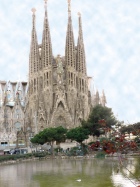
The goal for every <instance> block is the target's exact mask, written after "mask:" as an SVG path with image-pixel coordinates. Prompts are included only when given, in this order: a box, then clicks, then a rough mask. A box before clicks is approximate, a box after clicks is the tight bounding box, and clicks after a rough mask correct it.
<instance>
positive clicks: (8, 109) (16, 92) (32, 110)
mask: <svg viewBox="0 0 140 187" xmlns="http://www.w3.org/2000/svg"><path fill="white" fill-rule="evenodd" d="M35 12H36V10H35V9H34V8H33V9H32V33H31V45H30V56H29V80H28V83H27V82H10V81H9V82H5V81H0V143H1V146H6V145H9V146H14V145H20V146H25V145H26V142H28V141H27V140H28V139H29V138H30V137H32V136H33V135H34V134H36V133H38V132H39V131H41V130H43V129H44V128H47V127H57V126H63V127H66V128H73V127H76V126H79V125H80V123H81V121H82V120H83V119H85V120H86V119H87V118H88V116H89V113H90V111H91V108H92V107H94V106H96V105H97V104H101V105H103V106H105V104H106V97H105V94H104V92H102V96H101V97H100V96H99V92H98V91H96V93H93V92H92V91H91V89H90V80H91V77H88V76H87V70H86V58H85V49H84V40H83V31H82V18H81V14H80V13H78V21H79V33H78V40H77V44H76V45H75V40H74V33H73V26H72V17H71V1H70V0H68V24H67V32H66V43H65V56H61V55H57V56H53V49H52V42H51V32H50V27H49V20H48V14H47V0H45V16H44V26H43V35H42V43H41V44H38V40H37V32H36V15H35ZM64 39H65V38H64ZM26 146H27V145H26Z"/></svg>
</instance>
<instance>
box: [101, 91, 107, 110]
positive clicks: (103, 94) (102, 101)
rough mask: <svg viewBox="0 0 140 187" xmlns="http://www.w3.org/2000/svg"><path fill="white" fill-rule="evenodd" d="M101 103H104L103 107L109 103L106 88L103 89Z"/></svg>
mask: <svg viewBox="0 0 140 187" xmlns="http://www.w3.org/2000/svg"><path fill="white" fill-rule="evenodd" d="M101 103H102V106H103V107H105V106H106V103H107V101H106V96H105V93H104V90H103V91H102V97H101Z"/></svg>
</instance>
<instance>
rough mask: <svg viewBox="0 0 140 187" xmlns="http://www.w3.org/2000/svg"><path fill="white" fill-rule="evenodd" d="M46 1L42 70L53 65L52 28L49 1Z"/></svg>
mask: <svg viewBox="0 0 140 187" xmlns="http://www.w3.org/2000/svg"><path fill="white" fill-rule="evenodd" d="M44 1H45V18H44V27H43V37H42V50H41V59H42V64H41V68H43V67H48V66H49V65H51V64H52V44H51V36H50V28H49V21H48V14H47V1H48V0H44Z"/></svg>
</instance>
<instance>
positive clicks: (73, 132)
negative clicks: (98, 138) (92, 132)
mask: <svg viewBox="0 0 140 187" xmlns="http://www.w3.org/2000/svg"><path fill="white" fill-rule="evenodd" d="M88 135H89V130H88V129H84V128H83V127H76V128H74V129H70V130H69V131H68V132H67V134H66V137H67V139H71V140H75V141H77V142H78V143H80V144H81V145H82V142H83V141H84V140H85V139H88Z"/></svg>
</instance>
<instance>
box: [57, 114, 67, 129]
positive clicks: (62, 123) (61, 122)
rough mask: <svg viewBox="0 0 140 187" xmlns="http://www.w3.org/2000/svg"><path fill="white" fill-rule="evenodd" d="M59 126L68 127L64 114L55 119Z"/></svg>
mask: <svg viewBox="0 0 140 187" xmlns="http://www.w3.org/2000/svg"><path fill="white" fill-rule="evenodd" d="M59 126H62V127H64V128H66V120H65V118H64V117H63V116H59V117H58V118H57V119H56V121H55V127H59Z"/></svg>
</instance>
